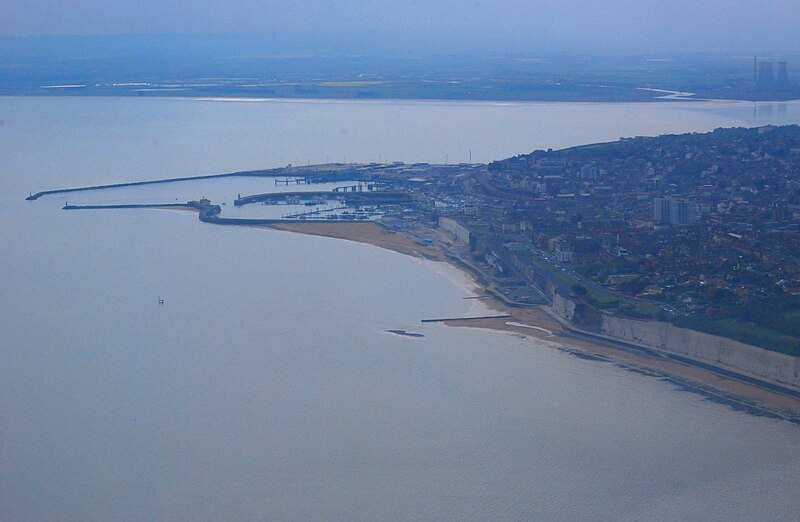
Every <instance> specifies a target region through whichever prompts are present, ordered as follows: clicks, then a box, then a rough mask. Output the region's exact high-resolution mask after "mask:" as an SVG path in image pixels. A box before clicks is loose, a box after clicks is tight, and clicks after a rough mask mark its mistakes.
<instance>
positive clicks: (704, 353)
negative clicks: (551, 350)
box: [552, 293, 800, 388]
mask: <svg viewBox="0 0 800 522" xmlns="http://www.w3.org/2000/svg"><path fill="white" fill-rule="evenodd" d="M552 308H553V311H554V312H555V313H556V314H558V315H559V316H560V317H562V318H564V319H566V320H567V321H570V323H572V324H574V325H575V326H576V327H579V328H582V327H581V325H579V324H575V322H574V320H575V303H574V302H572V301H571V300H569V299H566V298H564V297H562V296H561V295H559V294H557V293H556V294H555V295H554V296H553V306H552ZM586 330H589V331H593V332H594V333H599V334H603V335H607V336H610V337H614V338H617V339H621V340H625V341H629V342H633V343H637V344H641V345H645V346H648V347H650V348H654V349H657V350H661V351H664V352H667V353H672V354H677V355H684V356H686V357H690V358H692V359H698V360H700V361H703V362H707V363H710V364H713V365H715V366H721V367H723V368H728V369H730V370H734V371H737V372H741V373H744V374H749V375H752V376H755V377H761V378H764V379H768V380H772V381H777V382H780V383H783V384H788V385H791V386H794V387H798V388H800V357H792V356H789V355H785V354H782V353H777V352H770V351H768V350H764V349H762V348H758V347H756V346H751V345H749V344H744V343H741V342H739V341H734V340H733V339H727V338H725V337H719V336H716V335H710V334H707V333H702V332H696V331H694V330H688V329H686V328H678V327H677V326H674V325H672V324H669V323H663V322H659V321H641V320H637V319H627V318H624V317H615V316H612V315H607V314H603V316H602V324H601V325H600V328H599V331H597V330H596V329H593V328H592V329H589V328H586Z"/></svg>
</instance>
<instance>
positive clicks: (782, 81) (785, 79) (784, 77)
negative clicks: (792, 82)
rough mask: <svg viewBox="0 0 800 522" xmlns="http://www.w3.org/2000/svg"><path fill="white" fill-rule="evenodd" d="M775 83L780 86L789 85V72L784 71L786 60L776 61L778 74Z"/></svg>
mask: <svg viewBox="0 0 800 522" xmlns="http://www.w3.org/2000/svg"><path fill="white" fill-rule="evenodd" d="M775 83H777V84H778V85H780V86H781V87H785V86H787V85H789V73H787V72H786V62H778V76H777V78H775Z"/></svg>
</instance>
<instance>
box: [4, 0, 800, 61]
mask: <svg viewBox="0 0 800 522" xmlns="http://www.w3.org/2000/svg"><path fill="white" fill-rule="evenodd" d="M2 3H3V7H2V14H3V16H2V17H0V36H42V35H118V34H174V33H178V34H186V33H189V34H197V33H201V34H205V33H221V34H236V33H273V34H274V33H282V32H288V33H292V32H295V33H296V32H319V33H321V34H325V35H329V38H330V39H331V45H333V46H336V45H339V44H341V45H343V46H346V45H348V43H352V42H359V43H361V44H364V43H365V42H369V44H370V45H372V46H374V47H375V48H386V49H395V50H402V49H410V50H414V49H417V50H419V49H430V48H440V49H441V50H443V51H446V52H453V51H459V50H476V49H481V48H485V49H490V50H508V49H515V50H519V51H522V52H537V51H540V52H566V53H604V54H631V53H652V52H656V53H658V52H669V51H677V52H706V51H709V52H742V53H747V54H753V53H758V52H762V53H763V52H765V51H772V50H779V51H798V50H800V43H799V42H800V39H799V38H797V34H798V32H799V31H800V2H798V1H797V0H763V1H757V2H756V1H753V0H749V1H746V0H695V1H690V0H671V1H651V0H605V1H601V0H582V1H577V0H560V1H540V0H528V1H524V0H493V1H489V0H466V1H457V0H432V1H423V0H405V1H401V0H398V1H385V0H372V1H370V0H337V1H328V2H323V1H314V0H260V1H259V0H231V1H220V0H166V1H165V0H137V1H135V2H133V1H130V0H36V1H31V0H3V2H2Z"/></svg>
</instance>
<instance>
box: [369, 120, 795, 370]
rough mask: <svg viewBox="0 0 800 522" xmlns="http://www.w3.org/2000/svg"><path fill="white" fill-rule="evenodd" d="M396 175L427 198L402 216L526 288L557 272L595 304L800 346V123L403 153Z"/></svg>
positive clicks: (514, 289)
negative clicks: (408, 162)
mask: <svg viewBox="0 0 800 522" xmlns="http://www.w3.org/2000/svg"><path fill="white" fill-rule="evenodd" d="M381 177H382V178H383V179H385V180H386V179H391V181H392V183H391V186H392V190H402V191H407V192H409V193H411V194H412V196H413V201H414V205H413V206H412V207H411V208H405V209H403V210H402V212H401V213H400V214H399V215H397V216H396V217H394V218H392V217H386V218H384V220H383V222H384V223H385V224H386V225H387V226H389V227H390V228H394V229H398V230H405V231H407V232H409V233H416V234H417V235H418V236H419V237H420V238H421V239H422V240H424V233H422V232H420V231H421V230H423V231H424V230H426V229H431V228H433V226H434V225H438V227H439V230H444V231H447V233H448V234H449V235H451V236H452V239H453V241H452V243H451V247H458V246H460V247H461V248H460V249H458V248H456V249H455V250H454V251H455V252H456V253H458V254H459V255H460V256H461V257H462V258H463V260H464V261H465V262H466V263H469V264H471V265H473V266H476V267H480V268H481V269H482V270H483V272H484V273H485V274H486V276H487V277H489V278H491V281H490V283H492V284H493V285H494V286H496V287H497V288H499V289H500V292H501V293H503V294H505V296H506V298H507V299H509V300H510V301H512V302H517V303H519V304H525V303H531V302H536V300H537V299H541V298H542V297H543V296H542V294H546V292H545V288H546V287H547V286H548V284H549V285H555V286H556V287H558V288H559V289H560V290H561V293H562V294H565V295H566V294H568V295H569V296H571V297H572V298H574V299H577V300H579V301H581V302H582V303H583V304H585V305H586V306H587V307H588V308H590V309H596V310H601V311H603V312H609V313H613V314H617V315H621V316H627V317H633V318H642V319H658V320H661V321H668V322H672V323H674V324H678V325H681V326H685V327H689V328H692V329H697V330H701V331H706V332H709V333H714V334H718V335H723V336H726V337H731V338H735V339H738V340H741V341H743V342H748V343H750V344H755V345H759V346H761V347H764V348H767V349H771V350H776V351H782V352H784V353H788V354H792V355H797V354H798V353H800V327H798V323H797V321H796V318H797V316H798V314H800V251H798V249H797V247H796V241H797V238H798V234H800V228H799V226H798V218H800V128H798V127H797V126H788V127H762V128H758V129H717V130H715V131H714V132H711V133H707V134H685V135H675V136H661V137H656V138H649V137H648V138H644V137H639V138H631V139H622V140H620V141H617V142H613V143H605V144H596V145H587V146H581V147H574V148H570V149H565V150H560V151H553V150H547V151H541V150H540V151H535V152H532V153H531V154H527V155H521V156H517V157H514V158H510V159H506V160H502V161H497V162H494V163H491V164H489V165H488V166H476V165H464V164H462V165H456V166H436V167H434V166H428V165H413V166H405V165H397V166H395V168H394V169H384V170H382V171H381ZM415 230H416V232H414V231H415ZM430 239H431V240H433V239H435V238H433V237H431V238H430ZM467 252H468V254H467ZM537 290H538V292H537ZM544 297H545V298H546V297H547V296H546V295H545V296H544Z"/></svg>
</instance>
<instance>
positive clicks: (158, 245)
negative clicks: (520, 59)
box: [0, 97, 800, 521]
mask: <svg viewBox="0 0 800 522" xmlns="http://www.w3.org/2000/svg"><path fill="white" fill-rule="evenodd" d="M796 122H800V105H799V104H796V103H781V104H752V103H724V102H723V103H663V104H662V103H658V104H656V103H652V104H586V103H507V104H497V103H471V102H453V103H444V102H443V103H437V102H421V101H420V102H388V101H387V102H380V101H375V102H349V101H260V102H252V101H250V102H236V101H227V102H222V101H199V100H182V99H135V98H66V97H59V98H44V97H42V98H0V180H1V181H0V183H2V185H0V187H1V188H2V191H0V219H2V223H3V226H2V228H0V237H2V243H1V244H2V249H3V253H2V256H1V257H0V296H2V299H0V363H1V364H0V519H2V520H14V521H26V520H36V521H39V520H41V521H60V520H64V521H66V520H98V521H104V520H132V521H135V520H298V521H308V520H343V521H352V520H409V521H419V520H598V521H600V520H726V521H729V520H797V516H798V515H797V484H800V427H798V426H796V425H794V424H791V423H788V422H785V421H779V420H774V419H769V418H761V417H755V416H752V415H749V414H746V413H742V412H738V411H734V410H732V409H730V408H729V407H727V406H725V405H722V404H717V403H713V402H710V401H708V400H705V399H704V398H703V397H702V396H699V395H695V394H692V393H687V392H685V391H681V390H679V389H676V387H675V385H673V384H671V383H670V382H667V381H663V380H659V379H657V378H654V377H649V376H645V375H640V374H637V373H633V372H631V371H627V370H624V369H621V368H618V367H616V366H614V365H612V364H609V363H604V362H600V361H591V360H584V359H579V358H576V357H574V356H572V355H570V354H568V353H566V352H563V351H560V350H558V349H557V346H555V345H553V344H551V343H547V342H543V341H538V340H533V339H526V338H521V337H519V336H516V335H512V334H508V333H499V332H488V331H481V330H474V329H458V328H449V327H446V326H442V325H438V324H421V323H420V322H419V320H420V319H421V318H422V317H435V316H439V317H441V316H453V315H463V314H468V313H479V312H481V311H482V310H481V309H480V306H481V305H480V303H477V302H476V301H475V300H464V299H463V298H464V297H468V296H469V295H471V294H470V292H471V284H470V281H469V279H468V278H467V277H466V276H465V275H464V274H462V273H461V272H459V271H457V270H456V269H454V268H452V267H449V266H447V265H444V264H441V263H434V262H430V261H425V260H421V259H416V258H412V257H407V256H403V255H400V254H396V253H393V252H388V251H384V250H381V249H379V248H376V247H372V246H369V245H363V244H356V243H350V242H345V241H339V240H333V239H327V238H319V237H310V236H302V235H297V234H290V233H284V232H277V231H267V230H258V229H248V228H237V227H218V226H213V225H205V224H202V223H200V222H199V221H198V219H197V217H196V215H195V214H193V213H191V212H181V211H165V210H138V211H137V210H116V211H79V212H64V211H62V210H60V207H61V205H63V204H64V199H65V198H63V197H45V198H43V199H41V200H39V201H35V202H27V201H24V197H25V196H27V195H28V193H29V192H36V191H39V190H45V189H52V188H58V187H66V186H77V185H85V184H96V183H114V182H121V181H130V180H141V179H155V178H164V177H173V176H189V175H200V174H212V173H217V172H228V171H234V170H246V169H256V168H265V167H275V166H282V165H285V164H287V163H293V164H298V163H306V162H310V163H318V162H325V161H326V160H327V161H343V160H346V161H378V160H383V161H387V160H392V161H393V160H403V161H406V162H412V161H429V162H443V161H445V160H447V161H450V162H459V161H468V159H469V154H470V149H471V154H472V160H473V161H490V160H492V159H497V158H502V157H506V156H510V155H514V154H520V153H526V152H529V151H531V150H533V149H537V148H550V147H552V148H558V147H564V146H569V145H576V144H581V143H589V142H595V141H608V140H613V139H616V138H618V137H620V136H632V135H652V134H659V133H665V132H688V131H707V130H711V129H713V128H715V127H720V126H752V125H762V124H767V123H796ZM259 183H262V182H261V181H259V180H247V181H243V180H239V181H235V180H225V181H224V182H219V181H215V182H202V183H197V184H183V183H181V184H172V185H164V186H158V187H147V188H139V189H131V190H129V191H128V190H126V191H119V192H114V191H108V192H106V193H91V194H89V193H87V194H83V195H80V196H78V195H74V196H72V195H71V196H70V197H69V199H70V200H71V201H70V202H72V200H73V198H75V199H74V201H75V202H151V201H154V200H159V201H163V202H167V201H173V200H175V199H178V200H186V199H190V198H192V199H194V198H198V197H201V196H206V197H209V198H210V199H212V200H214V201H215V202H222V201H226V200H227V201H228V202H230V201H232V199H233V198H234V197H235V196H236V194H237V193H238V192H241V193H243V194H244V193H249V192H257V191H260V189H261V188H262V186H261V185H259ZM266 183H267V184H268V183H272V182H271V181H269V180H267V181H266ZM267 189H268V188H265V190H267ZM140 198H141V199H144V200H145V201H141V199H140ZM159 298H162V299H164V304H163V305H159V304H158V299H159ZM390 329H403V330H407V331H411V332H418V333H422V334H424V336H425V337H423V338H408V337H401V336H397V335H393V334H390V333H387V332H386V330H390Z"/></svg>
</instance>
